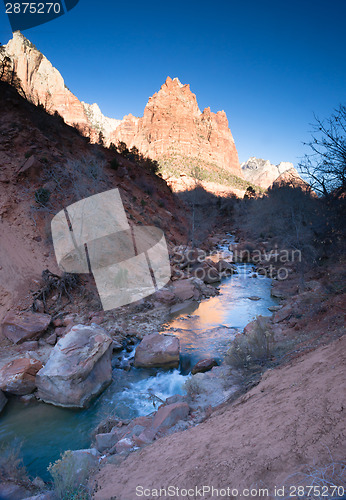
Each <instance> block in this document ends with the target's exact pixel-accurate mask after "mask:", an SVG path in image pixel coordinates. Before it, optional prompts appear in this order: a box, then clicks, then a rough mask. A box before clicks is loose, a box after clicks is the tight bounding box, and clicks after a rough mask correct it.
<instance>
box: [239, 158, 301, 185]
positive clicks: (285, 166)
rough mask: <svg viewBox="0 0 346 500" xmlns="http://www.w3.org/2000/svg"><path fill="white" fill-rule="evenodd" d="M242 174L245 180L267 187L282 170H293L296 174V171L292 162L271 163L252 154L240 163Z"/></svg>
mask: <svg viewBox="0 0 346 500" xmlns="http://www.w3.org/2000/svg"><path fill="white" fill-rule="evenodd" d="M240 166H241V170H242V176H243V177H244V179H245V180H247V181H249V182H252V183H253V184H256V185H257V186H261V187H263V188H265V189H267V188H268V187H269V186H271V185H272V184H273V182H274V181H275V180H276V179H277V178H278V177H279V176H280V175H282V174H283V173H284V172H287V171H294V172H296V174H297V176H298V177H299V175H298V172H297V171H296V170H295V168H294V167H293V163H289V162H284V161H282V162H280V163H279V164H278V165H273V164H272V163H270V161H269V160H263V159H262V158H255V157H254V156H252V157H251V158H249V159H248V160H247V161H246V162H244V163H242V164H241V165H240Z"/></svg>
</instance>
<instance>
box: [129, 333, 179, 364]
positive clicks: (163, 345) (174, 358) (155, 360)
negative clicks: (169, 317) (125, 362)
mask: <svg viewBox="0 0 346 500" xmlns="http://www.w3.org/2000/svg"><path fill="white" fill-rule="evenodd" d="M179 351H180V346H179V339H178V337H174V336H173V335H164V334H163V335H160V334H159V333H152V334H151V335H147V336H146V337H144V339H143V340H142V342H141V343H140V344H139V346H138V347H137V349H136V354H135V362H134V365H135V366H136V367H137V368H178V366H179Z"/></svg>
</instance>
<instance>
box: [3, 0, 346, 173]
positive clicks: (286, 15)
mask: <svg viewBox="0 0 346 500" xmlns="http://www.w3.org/2000/svg"><path fill="white" fill-rule="evenodd" d="M345 19H346V0H330V1H326V0H323V1H321V0H314V1H310V0H299V1H298V0H291V1H286V2H285V1H282V0H281V1H280V0H275V1H274V0H262V1H261V0H236V1H235V0H223V1H220V0H214V1H210V0H209V1H204V0H198V1H195V0H185V1H181V0H175V1H173V2H166V1H164V0H160V1H156V0H155V1H151V0H147V1H141V2H138V1H137V0H135V1H133V2H126V1H125V2H124V1H121V2H117V1H116V0H111V1H91V0H80V1H79V4H78V5H77V6H76V7H75V8H74V9H73V10H71V11H70V12H69V13H67V14H66V15H64V16H62V17H61V18H59V19H56V20H55V21H52V22H50V23H47V24H45V25H42V26H39V27H36V28H32V29H29V30H26V31H24V32H23V34H24V35H25V36H26V37H27V38H29V40H31V41H32V42H33V43H34V44H35V45H36V46H37V47H38V48H39V49H40V50H41V51H42V52H43V53H44V54H45V55H46V56H47V57H48V59H49V60H50V61H51V62H52V64H53V65H54V66H55V67H57V68H58V69H59V71H60V72H61V73H62V75H63V77H64V79H65V83H66V85H67V86H68V87H69V89H70V90H71V91H72V92H73V93H74V94H76V95H77V97H78V98H79V99H81V100H84V101H86V102H89V103H93V102H97V103H98V104H99V106H100V108H101V110H102V111H103V113H104V114H106V115H107V116H111V117H114V118H122V117H123V115H125V114H128V113H132V114H134V115H136V116H142V114H143V109H144V107H145V104H146V103H147V100H148V97H149V96H151V95H152V94H153V93H154V92H156V91H157V90H159V88H160V86H161V85H162V83H163V82H164V81H165V79H166V77H167V76H168V75H170V76H171V77H175V76H177V77H178V78H179V79H180V81H181V82H182V83H189V84H190V87H191V90H192V91H193V92H194V93H195V94H196V96H197V101H198V104H199V107H200V109H201V110H203V109H204V108H205V107H207V106H210V107H211V110H212V111H215V112H216V111H218V110H221V109H223V110H225V111H226V113H227V117H228V120H229V124H230V128H231V130H232V133H233V136H234V139H235V143H236V146H237V149H238V152H239V158H240V161H245V160H246V159H247V158H248V157H249V156H257V157H260V158H265V159H268V160H270V161H271V162H272V163H279V162H280V161H291V162H293V163H294V164H296V163H297V162H298V160H299V157H301V156H302V155H303V154H304V152H306V151H307V150H306V148H305V147H304V146H303V145H302V141H304V140H306V139H308V137H309V133H308V132H309V130H310V129H311V127H310V125H309V124H310V123H311V122H312V121H313V113H316V114H317V115H318V116H319V117H327V116H329V115H330V113H331V112H332V111H333V109H334V108H335V107H337V106H338V105H339V104H340V103H341V102H343V103H345V102H346V29H345V26H346V23H345ZM11 36H12V35H11V28H10V24H9V22H8V19H7V17H6V15H5V9H4V5H3V4H1V5H0V42H1V43H6V42H7V41H8V40H9V39H10V38H11Z"/></svg>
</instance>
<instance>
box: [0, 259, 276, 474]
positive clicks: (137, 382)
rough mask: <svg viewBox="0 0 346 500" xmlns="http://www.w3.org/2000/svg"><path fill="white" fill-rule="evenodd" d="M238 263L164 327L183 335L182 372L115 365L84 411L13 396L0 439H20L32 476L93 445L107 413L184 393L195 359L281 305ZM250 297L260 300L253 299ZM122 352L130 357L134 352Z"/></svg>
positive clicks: (128, 412) (134, 412) (221, 348)
mask: <svg viewBox="0 0 346 500" xmlns="http://www.w3.org/2000/svg"><path fill="white" fill-rule="evenodd" d="M236 266H237V270H238V274H234V275H232V276H230V277H227V278H225V279H223V280H222V282H221V284H219V289H220V295H218V296H215V297H211V298H210V299H206V300H203V301H202V302H200V303H196V305H194V306H192V307H190V309H188V310H186V311H184V313H182V314H180V315H178V316H176V317H172V318H171V320H170V321H169V322H168V324H166V325H165V329H169V330H170V331H171V332H173V333H174V334H175V335H177V336H178V337H179V338H180V343H181V360H182V362H181V366H180V369H179V370H169V371H163V370H143V369H136V368H133V367H132V368H131V369H130V370H129V371H125V370H123V369H120V368H115V369H114V370H113V381H112V384H111V385H110V386H109V387H108V388H107V389H106V391H105V392H104V393H103V394H102V395H101V396H100V397H99V398H98V399H96V400H95V401H94V402H93V403H92V405H91V406H90V407H89V408H88V409H85V410H71V409H65V408H59V407H55V406H51V405H48V404H44V403H39V402H31V403H29V404H23V403H22V402H20V401H19V400H17V399H16V398H13V399H10V400H9V402H8V404H7V406H6V407H5V409H4V411H3V412H2V414H1V416H0V443H7V442H12V441H14V440H16V441H17V442H18V443H19V442H21V443H22V450H21V451H22V456H23V460H24V464H25V465H26V467H27V469H28V472H29V474H30V475H31V476H33V477H34V476H37V475H39V476H40V477H42V478H43V479H44V480H49V479H50V476H49V473H48V472H47V466H48V465H49V463H50V462H54V461H55V460H57V459H58V458H60V454H61V453H62V452H63V451H65V450H68V449H70V450H73V449H81V448H89V447H90V441H91V434H92V431H93V429H94V428H95V427H96V426H97V424H98V423H99V422H100V421H101V420H103V419H104V418H105V417H106V416H108V415H110V414H112V415H114V416H115V417H118V418H121V419H127V418H133V417H136V416H139V415H146V414H148V413H151V412H152V411H154V410H155V408H154V406H153V399H152V397H151V394H153V393H154V394H155V395H156V396H158V397H159V398H160V399H162V400H164V399H166V398H167V397H169V396H171V395H173V394H184V387H183V386H184V383H185V381H186V380H187V378H188V377H189V376H190V375H189V371H190V367H191V366H192V365H193V364H194V363H196V362H197V361H199V360H201V359H204V358H207V357H215V358H217V359H219V360H220V361H221V360H222V358H223V356H224V354H225V352H226V351H227V349H228V347H229V346H230V344H231V342H232V340H233V338H234V335H235V333H237V330H241V329H243V328H244V326H245V325H246V324H247V323H248V322H249V321H251V320H252V319H254V318H255V317H256V316H257V315H259V314H262V315H267V316H268V315H270V312H269V311H268V307H269V306H273V305H276V304H277V301H276V300H275V299H274V298H272V297H271V296H270V288H271V280H270V279H268V278H266V277H264V276H258V277H257V278H256V277H253V275H254V273H253V266H252V265H251V264H236ZM251 296H257V297H260V300H250V299H249V297H251ZM123 356H124V358H129V357H132V356H134V351H133V352H132V353H126V352H124V353H123Z"/></svg>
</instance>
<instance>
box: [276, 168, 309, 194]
mask: <svg viewBox="0 0 346 500" xmlns="http://www.w3.org/2000/svg"><path fill="white" fill-rule="evenodd" d="M273 186H290V187H300V188H301V189H303V190H304V191H311V187H310V185H309V184H308V183H307V182H305V181H304V180H303V179H302V178H301V177H300V175H299V174H298V172H297V170H296V169H295V168H290V169H288V170H286V171H285V172H283V173H282V174H280V175H279V177H277V178H276V179H275V181H274V182H273Z"/></svg>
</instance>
